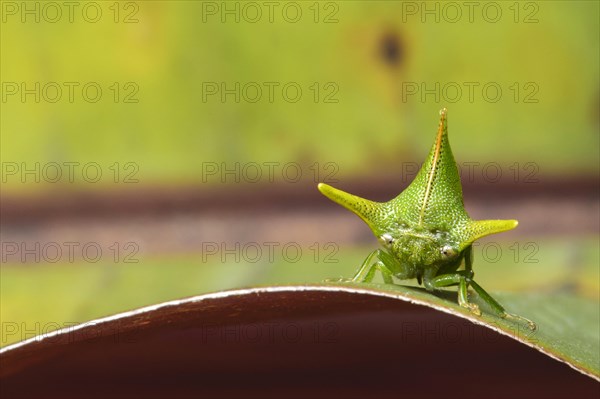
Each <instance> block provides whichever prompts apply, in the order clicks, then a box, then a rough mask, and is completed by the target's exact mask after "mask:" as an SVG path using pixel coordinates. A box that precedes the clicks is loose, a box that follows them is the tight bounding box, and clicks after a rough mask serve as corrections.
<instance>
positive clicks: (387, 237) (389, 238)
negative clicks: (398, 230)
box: [379, 234, 394, 246]
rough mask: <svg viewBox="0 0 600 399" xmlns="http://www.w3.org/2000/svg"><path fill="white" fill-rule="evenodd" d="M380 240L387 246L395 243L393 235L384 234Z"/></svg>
mask: <svg viewBox="0 0 600 399" xmlns="http://www.w3.org/2000/svg"><path fill="white" fill-rule="evenodd" d="M379 239H380V240H381V243H382V244H383V245H385V246H389V245H392V243H393V242H394V238H393V237H392V236H391V234H383V235H382V236H381V237H379Z"/></svg>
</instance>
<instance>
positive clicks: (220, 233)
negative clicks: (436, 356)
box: [0, 1, 600, 345]
mask: <svg viewBox="0 0 600 399" xmlns="http://www.w3.org/2000/svg"><path fill="white" fill-rule="evenodd" d="M267 3H268V2H267ZM267 3H265V2H235V1H232V2H201V1H138V2H128V1H122V2H103V1H101V2H76V6H75V8H74V9H73V10H72V14H70V13H69V9H68V8H67V7H66V6H64V5H60V3H56V4H59V6H58V8H57V7H56V6H48V5H47V3H44V2H26V3H23V2H11V1H3V2H2V26H1V39H0V45H1V70H0V75H1V81H2V102H1V104H0V105H1V107H2V109H1V121H0V129H1V148H0V156H1V158H2V182H1V184H2V190H1V198H2V202H3V208H2V219H3V221H2V233H1V235H2V251H3V254H2V267H1V269H0V277H1V279H0V288H1V291H0V300H1V303H0V312H1V313H0V317H1V319H2V325H3V327H2V340H1V342H0V344H1V345H6V344H8V343H11V342H14V341H16V340H20V339H22V338H27V337H31V336H32V335H33V334H32V331H33V332H35V333H41V332H47V330H48V329H53V328H56V327H61V326H63V325H68V324H69V323H74V322H82V321H85V320H89V319H92V318H94V317H99V316H103V315H108V314H111V313H114V312H118V311H123V310H127V309H131V308H133V307H137V306H142V305H149V304H152V303H155V302H157V301H162V300H168V299H175V298H178V297H182V296H187V295H195V294H200V293H203V292H210V291H215V290H220V289H227V288H235V287H240V286H247V285H253V284H271V283H287V282H290V283H302V282H317V281H320V280H321V279H323V278H325V277H331V276H337V275H345V276H348V275H350V274H352V272H353V270H354V269H355V267H356V266H357V265H358V264H359V263H360V262H361V261H362V260H363V258H364V256H366V255H367V254H368V252H369V251H370V250H371V249H373V248H374V247H375V246H376V241H375V240H374V239H373V238H372V237H370V236H369V232H368V229H367V228H366V226H362V225H361V222H360V221H359V220H355V219H354V217H353V216H352V215H350V214H345V213H344V211H343V210H341V209H337V207H336V206H334V205H331V206H329V205H330V204H328V203H327V200H326V199H325V198H323V199H320V198H318V193H316V189H315V187H314V185H315V183H316V182H318V181H319V180H324V179H325V178H327V177H331V179H335V180H338V181H339V183H337V184H338V186H340V187H342V188H344V186H345V185H346V187H348V185H349V184H357V185H358V186H360V187H363V188H362V189H361V190H362V192H360V193H358V194H361V195H364V196H366V197H371V198H374V199H378V200H384V199H387V198H384V197H385V195H384V196H383V197H382V198H375V197H376V195H375V196H373V195H372V194H370V191H369V187H370V186H369V184H366V185H364V186H361V185H360V182H367V183H368V182H370V181H372V180H377V179H379V180H377V181H382V182H383V184H384V185H385V186H386V187H390V188H389V189H384V190H383V191H381V190H380V191H378V192H377V193H378V194H377V195H380V196H381V195H383V194H382V193H385V194H387V193H388V192H389V193H393V194H396V193H398V192H400V190H401V189H402V187H403V186H405V185H406V184H408V182H409V180H405V179H403V178H402V175H403V172H406V166H407V165H411V164H412V163H414V162H422V161H423V160H424V159H425V155H426V153H427V151H428V148H429V146H430V144H431V142H432V140H433V137H434V134H435V128H436V125H437V121H438V120H437V118H438V111H439V109H440V108H441V107H447V108H448V109H449V129H450V137H451V141H452V147H453V151H454V154H455V157H456V158H457V161H458V162H459V164H461V165H462V166H463V167H464V166H465V165H468V163H478V164H476V165H480V166H481V165H487V164H488V163H489V162H495V163H497V165H498V167H499V169H500V171H501V173H502V175H503V179H502V180H501V181H502V182H504V183H505V184H504V185H502V187H501V188H499V185H498V184H497V185H494V183H496V181H492V182H490V179H489V178H488V179H486V175H483V176H482V175H480V174H481V171H482V169H476V172H477V173H476V178H475V179H474V180H473V181H471V182H470V183H472V184H471V185H470V188H469V190H466V193H467V194H468V193H473V194H474V195H475V194H476V193H478V192H479V191H481V192H488V191H489V192H491V194H490V196H491V197H494V198H499V200H497V201H495V202H494V201H491V202H488V201H487V200H486V198H489V197H481V196H479V197H473V199H472V200H470V199H469V198H468V197H467V198H465V201H466V203H467V210H470V209H474V211H475V212H473V213H472V216H473V217H477V218H496V217H498V218H501V217H507V218H517V219H519V220H520V221H521V226H520V227H519V228H520V229H523V230H522V232H521V233H519V232H518V230H516V231H515V232H514V233H513V232H511V233H507V234H505V235H503V236H498V237H497V238H494V241H490V242H493V244H494V245H497V246H498V247H499V248H500V249H501V255H500V256H499V257H498V258H495V257H494V256H493V255H490V254H489V253H487V254H485V253H483V252H482V253H479V254H478V253H477V251H476V256H478V259H476V263H475V270H476V272H477V274H478V279H479V281H480V283H481V284H482V285H484V286H485V287H486V288H488V289H489V290H490V291H519V290H546V291H552V290H567V291H569V292H572V293H573V295H580V296H584V297H586V298H589V299H590V300H595V301H597V300H598V297H599V287H598V285H599V282H598V281H599V271H598V267H599V266H598V264H599V255H598V191H597V179H598V174H599V170H598V167H599V166H598V164H599V153H598V152H599V134H598V133H599V127H600V124H599V123H600V122H599V121H600V117H599V115H600V114H599V107H600V85H599V74H598V71H599V34H600V31H599V26H598V21H599V19H600V18H599V17H600V15H599V3H598V2H588V1H552V2H474V3H473V4H474V5H473V7H472V8H471V7H470V6H465V5H464V4H463V3H456V2H451V3H446V2H429V3H423V2H400V1H381V2H378V1H348V2H342V1H340V2H332V1H323V2H313V1H307V2H304V1H301V2H272V3H269V4H270V5H269V4H267ZM26 7H28V8H26ZM28 10H29V11H28ZM31 10H33V11H31ZM70 88H72V92H70ZM98 88H100V90H101V95H96V93H97V89H98ZM237 88H239V89H237ZM271 88H272V92H271V91H270V90H271ZM298 89H299V90H300V92H298ZM226 90H229V91H228V92H227V91H226ZM257 90H258V91H257ZM298 93H301V94H298ZM291 163H293V164H292V165H299V168H300V169H299V171H300V176H299V178H298V181H296V179H295V178H290V176H291V175H294V176H295V173H294V171H295V170H297V169H293V170H291V171H288V172H290V173H291V174H285V173H284V172H283V170H284V166H285V165H289V164H291ZM236 164H237V165H238V166H237V167H239V168H243V167H244V165H252V167H254V166H255V165H259V166H260V172H261V175H260V177H259V178H257V179H253V177H254V176H255V175H254V173H253V171H252V170H251V169H247V170H245V172H247V173H244V172H243V169H240V170H239V173H237V175H236V174H233V175H232V174H229V175H224V176H223V175H222V174H221V172H223V170H225V169H230V170H235V167H236ZM56 165H58V169H57V167H56ZM69 165H73V169H72V172H73V173H72V174H69V173H68V172H69V170H70V169H69ZM265 165H274V166H273V168H274V169H273V170H274V174H273V178H272V179H271V178H269V175H268V170H269V169H268V166H265ZM215 167H216V168H217V170H216V172H215V169H214V168H215ZM478 168H479V166H478ZM57 170H58V171H59V173H60V175H57V174H56V171H57ZM96 171H100V175H97V173H96ZM517 171H518V174H516V173H517ZM213 172H215V173H213ZM315 173H316V175H315ZM530 173H533V174H534V179H533V180H532V181H527V179H526V178H527V176H528V174H530ZM488 177H489V176H488ZM331 179H330V180H331ZM236 180H237V181H236ZM492 180H493V179H492ZM572 181H577V182H579V183H578V184H574V185H568V182H572ZM357 182H358V183H357ZM506 182H508V183H511V182H513V183H515V185H516V186H518V187H521V189H520V191H519V190H516V191H518V194H514V195H513V194H511V193H512V192H513V191H515V190H513V189H512V185H511V184H507V183H506ZM561 182H566V183H565V186H564V187H567V188H569V187H572V188H574V191H573V193H572V195H570V196H565V193H564V192H562V190H561V189H560V188H561V187H562V186H561V184H562V183H561ZM529 183H531V184H529ZM524 185H525V186H526V188H527V190H523V189H522V187H524ZM590 185H591V187H595V189H593V190H592V191H591V192H592V194H591V195H590V190H589V189H583V190H581V189H580V187H581V186H584V187H588V188H589V187H590ZM548 187H550V189H548ZM186 190H192V191H194V192H199V193H201V195H212V197H210V198H212V199H213V201H214V202H216V203H219V202H220V198H231V197H232V196H233V197H234V198H236V201H233V205H232V207H231V209H229V208H228V207H227V206H221V207H219V208H218V210H214V209H216V208H213V207H210V206H207V208H206V209H202V208H201V207H200V208H199V209H194V210H193V211H190V210H189V209H179V208H178V207H177V206H176V205H175V206H172V205H169V204H166V205H165V204H163V203H161V202H160V200H157V202H156V206H155V207H154V208H152V209H153V210H152V212H145V213H139V212H136V209H135V208H136V207H135V199H136V198H139V200H140V201H141V202H144V201H146V200H148V196H149V194H148V193H149V192H151V193H156V192H159V193H162V195H163V197H160V196H159V197H160V198H164V196H166V197H168V196H169V195H170V194H171V193H172V195H173V196H176V197H181V196H184V197H185V195H186V193H188V192H189V191H186ZM269 190H279V191H278V192H286V191H289V192H290V193H292V194H296V193H300V192H302V193H304V192H310V194H304V195H306V198H307V204H306V205H305V206H303V207H300V208H298V207H297V206H296V205H297V204H296V203H295V202H293V203H288V202H286V201H283V202H279V203H270V202H269V196H268V195H267V194H268V192H269ZM263 192H264V193H267V194H264V196H261V193H263ZM82 193H83V196H82ZM122 193H127V195H128V196H129V197H128V198H129V199H131V198H133V199H134V206H133V207H132V209H131V213H130V214H129V213H127V212H126V213H124V214H119V215H115V216H111V215H105V214H103V215H100V216H99V215H98V214H97V213H95V212H94V206H95V205H94V204H96V205H97V204H98V203H100V204H102V202H103V201H114V202H116V203H118V202H119V200H120V196H121V195H122ZM501 193H504V194H501ZM531 193H533V194H535V195H530V194H531ZM540 193H541V194H540ZM153 195H154V194H153ZM247 195H248V196H253V198H259V200H261V201H264V203H265V204H266V206H264V207H262V208H261V209H260V211H257V210H256V209H254V208H253V207H252V206H244V203H245V200H246V196H247ZM290 195H291V194H290ZM502 195H506V198H512V199H511V201H510V202H508V204H509V205H510V206H508V205H506V204H507V203H506V202H504V201H503V200H502V198H504V197H502ZM515 195H516V199H515V198H513V197H514V196H515ZM554 195H556V198H555V197H554ZM150 197H151V195H150ZM71 198H76V199H77V200H71ZM94 198H99V200H94ZM388 198H389V196H388ZM150 200H151V199H150ZM78 201H79V202H78ZM470 201H471V202H470ZM236 202H237V204H236ZM503 202H504V203H503ZM48 203H53V204H55V205H53V207H49V208H48V207H47V204H48ZM86 203H87V207H86V206H83V208H85V209H86V212H89V215H86V214H85V212H83V213H82V212H79V213H77V214H76V215H75V216H72V215H71V216H70V214H69V212H70V210H71V209H73V208H77V207H78V206H80V205H82V204H83V205H86ZM90 203H91V205H90ZM228 203H231V201H230V202H228ZM23 204H27V205H28V206H30V208H20V207H21V206H22V205H23ZM161 204H162V205H161ZM271 205H272V206H273V208H274V209H275V208H276V210H269V208H270V206H271ZM116 206H118V204H117V205H116ZM469 206H471V208H470V207H469ZM31 207H33V208H31ZM36 207H37V208H39V209H46V210H45V211H43V212H41V213H40V214H42V215H43V217H41V218H40V219H38V218H37V216H36V217H35V218H27V213H28V212H29V211H28V209H29V210H30V209H36ZM45 207H46V208H45ZM23 209H25V210H23ZM44 212H45V213H44ZM15 215H16V216H15ZM36 215H37V214H36ZM57 215H58V216H57ZM65 215H66V216H65ZM9 217H10V220H8V221H7V220H6V219H8V218H9ZM189 220H193V221H194V222H193V223H191V222H189ZM207 220H209V221H210V222H207ZM527 221H530V223H529V227H527V226H528V223H527ZM67 242H75V243H77V245H78V246H79V247H81V246H84V245H85V244H86V243H90V242H93V243H96V244H97V245H98V246H99V247H100V248H101V249H102V251H103V256H102V257H101V258H100V259H99V260H98V261H90V260H89V259H86V258H85V256H84V255H82V254H81V251H79V250H77V251H75V256H74V257H73V258H72V259H71V258H69V257H68V256H67V255H66V253H67V251H66V245H65V243H67ZM224 242H227V244H226V247H227V248H235V245H236V243H237V244H239V245H241V250H244V249H248V250H252V248H250V246H249V243H258V244H259V247H261V250H263V256H260V257H258V258H257V260H253V259H254V258H252V255H249V256H248V257H249V258H252V259H250V261H248V257H246V258H245V257H244V256H243V255H244V254H242V256H239V258H240V259H236V255H228V256H224V257H223V256H221V253H220V252H219V253H216V254H211V255H210V256H207V253H208V252H209V251H208V250H209V249H212V247H210V248H208V247H207V246H206V244H207V243H217V244H218V246H220V245H221V244H222V243H224ZM265 242H277V243H280V244H281V245H280V246H279V248H281V246H282V245H284V244H285V243H289V242H293V243H297V245H298V246H299V247H300V248H301V249H302V256H300V258H299V259H298V260H297V261H291V260H290V258H289V257H286V256H284V254H283V253H282V251H280V250H279V249H278V250H276V251H275V252H274V253H275V255H274V256H273V257H272V258H271V257H267V256H266V255H265V252H264V251H266V247H265V244H264V243H265ZM49 243H53V244H57V245H58V247H59V249H60V251H62V252H61V254H62V256H58V258H57V260H56V261H54V260H53V259H55V258H53V257H52V255H49V254H48V253H41V255H39V253H40V252H43V251H44V248H46V249H48V251H50V252H52V251H53V250H54V249H56V246H54V247H52V245H50V246H49ZM328 243H333V246H330V247H327V245H328ZM36 244H37V245H38V246H39V249H35V248H37V247H36ZM529 244H531V245H529ZM15 245H16V247H17V250H16V251H15ZM483 245H485V242H484V243H483V244H482V247H481V248H483ZM23 246H25V248H26V249H27V248H34V250H33V252H35V251H37V252H38V255H39V256H38V257H39V258H40V260H36V259H37V258H36V257H35V255H23ZM117 251H119V252H118V253H117ZM235 251H237V254H238V255H239V254H240V249H238V250H234V252H235ZM328 251H329V252H328ZM528 251H529V252H528ZM50 252H49V253H50ZM334 252H335V253H334ZM533 253H534V254H533ZM327 254H331V257H330V258H327V256H326V255H327ZM528 254H529V255H531V254H533V255H531V256H530V257H529V258H527V255H528ZM127 255H131V258H130V259H129V260H134V261H136V262H135V263H129V262H126V261H125V259H126V257H127ZM246 255H247V254H246ZM330 261H334V262H333V263H332V262H330ZM486 261H487V262H486ZM486 263H487V264H486ZM28 331H29V332H28Z"/></svg>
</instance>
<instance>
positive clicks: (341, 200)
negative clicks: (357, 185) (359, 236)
mask: <svg viewBox="0 0 600 399" xmlns="http://www.w3.org/2000/svg"><path fill="white" fill-rule="evenodd" d="M317 187H318V189H319V191H320V192H321V193H322V194H323V195H324V196H326V197H327V198H329V199H330V200H332V201H333V202H335V203H338V204H340V205H341V206H343V207H344V208H346V209H348V210H350V211H352V212H354V213H355V214H357V215H358V216H359V217H360V218H361V219H362V220H364V222H365V223H366V224H367V225H369V227H370V228H371V230H372V231H373V233H374V234H375V235H376V236H379V235H381V234H382V233H381V231H380V230H381V228H382V227H383V225H384V223H383V222H384V214H385V211H384V205H383V204H382V203H380V202H375V201H370V200H368V199H364V198H361V197H359V196H356V195H353V194H349V193H347V192H345V191H342V190H338V189H337V188H334V187H331V186H330V185H328V184H325V183H319V185H318V186H317Z"/></svg>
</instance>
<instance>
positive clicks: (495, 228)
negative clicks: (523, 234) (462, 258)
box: [461, 220, 519, 250]
mask: <svg viewBox="0 0 600 399" xmlns="http://www.w3.org/2000/svg"><path fill="white" fill-rule="evenodd" d="M518 225H519V222H518V221H517V220H471V221H470V222H469V223H468V224H467V226H465V229H464V234H465V237H464V238H463V240H462V241H463V242H462V243H461V250H462V249H464V248H466V247H467V246H469V245H470V244H472V243H473V242H474V241H475V240H478V239H480V238H482V237H485V236H489V235H490V234H496V233H502V232H504V231H508V230H512V229H514V228H515V227H517V226H518Z"/></svg>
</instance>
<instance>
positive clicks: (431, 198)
mask: <svg viewBox="0 0 600 399" xmlns="http://www.w3.org/2000/svg"><path fill="white" fill-rule="evenodd" d="M440 115H441V117H440V124H439V128H438V132H437V137H436V139H435V143H434V144H433V147H432V149H431V151H430V153H429V156H428V158H427V160H426V161H425V163H424V164H423V166H422V168H421V170H420V171H419V173H418V174H417V176H416V178H415V180H414V181H413V182H412V183H411V184H410V185H409V186H408V187H407V188H406V189H405V190H404V191H403V192H402V193H401V194H400V195H398V196H397V197H396V198H394V199H392V200H391V201H388V202H374V201H370V200H367V199H364V198H360V197H357V196H355V195H352V194H348V193H346V192H344V191H341V190H338V189H335V188H333V187H331V186H329V185H327V184H324V183H320V184H319V186H318V187H319V191H321V193H323V194H324V195H325V196H327V197H328V198H329V199H331V200H332V201H334V202H337V203H338V204H340V205H342V206H344V207H345V208H347V209H349V210H351V211H352V212H354V213H355V214H357V215H358V216H360V218H361V219H362V220H364V221H365V222H366V223H367V224H368V225H369V227H370V228H371V230H372V231H373V233H374V234H375V236H376V237H377V238H378V239H379V242H380V243H381V245H382V246H383V249H377V250H375V251H373V252H372V253H371V254H369V256H368V257H367V258H366V259H365V261H364V262H363V264H362V265H361V266H360V268H359V269H358V271H357V272H356V274H355V276H354V277H353V278H352V279H351V281H354V282H370V281H372V280H373V278H374V276H375V271H376V270H379V271H380V272H381V274H382V276H383V279H384V281H385V283H387V284H393V277H395V278H397V279H400V280H405V279H413V278H416V279H417V281H418V282H419V284H423V285H424V286H425V289H427V290H428V291H434V290H436V289H441V288H443V287H448V286H454V285H458V303H459V305H460V306H462V307H464V308H467V309H469V310H470V311H471V312H472V313H474V314H476V315H478V316H479V315H481V311H480V309H479V307H478V306H477V304H475V303H472V302H469V298H468V295H467V290H468V288H469V287H472V288H473V289H474V290H475V292H477V294H478V295H479V296H480V298H481V299H482V300H483V301H485V302H486V303H487V304H488V305H489V306H490V307H491V308H492V309H493V310H494V311H495V312H497V313H498V315H499V316H500V317H503V318H512V319H517V320H522V321H525V322H526V323H527V324H528V326H529V328H531V329H532V330H535V329H536V325H535V323H533V322H532V321H531V320H528V319H526V318H524V317H521V316H517V315H514V314H510V313H507V312H506V311H505V310H504V308H503V307H502V305H500V304H499V303H498V302H497V301H496V300H495V299H494V298H492V297H491V296H490V294H488V293H487V292H486V291H485V290H484V289H483V288H482V287H481V286H480V285H479V284H477V283H476V282H475V280H473V276H474V272H473V250H472V244H473V242H474V241H475V240H477V239H479V238H481V237H484V236H487V235H490V234H494V233H500V232H503V231H507V230H511V229H513V228H515V227H516V226H517V224H518V222H517V221H516V220H472V219H471V218H470V217H469V215H468V214H467V212H466V211H465V207H464V204H463V198H462V187H461V183H460V177H459V174H458V168H457V166H456V161H455V160H454V156H453V155H452V150H451V149H450V143H449V141H448V119H447V116H446V115H447V111H446V109H442V110H441V111H440ZM463 260H464V269H460V270H459V268H460V267H461V265H462V264H463Z"/></svg>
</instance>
